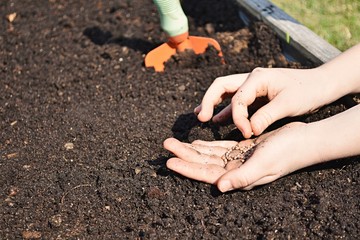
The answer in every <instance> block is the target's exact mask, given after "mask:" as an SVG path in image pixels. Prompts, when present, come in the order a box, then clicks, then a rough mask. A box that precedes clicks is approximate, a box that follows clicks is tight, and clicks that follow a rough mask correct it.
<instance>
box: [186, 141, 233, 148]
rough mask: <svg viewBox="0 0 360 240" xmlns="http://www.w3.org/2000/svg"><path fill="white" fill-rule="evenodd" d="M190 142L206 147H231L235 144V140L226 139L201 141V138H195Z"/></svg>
mask: <svg viewBox="0 0 360 240" xmlns="http://www.w3.org/2000/svg"><path fill="white" fill-rule="evenodd" d="M191 144H193V145H203V146H207V147H222V148H231V147H232V146H234V145H235V144H237V142H236V141H230V140H229V141H227V140H221V141H202V140H195V141H193V142H192V143H191Z"/></svg>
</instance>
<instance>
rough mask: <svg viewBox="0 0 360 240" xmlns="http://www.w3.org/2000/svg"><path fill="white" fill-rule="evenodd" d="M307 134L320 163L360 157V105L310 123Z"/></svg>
mask: <svg viewBox="0 0 360 240" xmlns="http://www.w3.org/2000/svg"><path fill="white" fill-rule="evenodd" d="M307 133H308V135H307V136H308V137H309V142H311V146H312V147H313V148H314V151H317V153H318V154H319V155H318V156H319V158H318V159H317V161H319V162H324V161H330V160H334V159H340V158H345V157H351V156H356V155H360V145H359V142H360V105H357V106H355V107H353V108H351V109H349V110H347V111H345V112H342V113H340V114H337V115H335V116H333V117H330V118H327V119H324V120H322V121H319V122H314V123H310V124H309V125H308V132H307ZM315 148H316V149H315ZM314 164H315V163H314Z"/></svg>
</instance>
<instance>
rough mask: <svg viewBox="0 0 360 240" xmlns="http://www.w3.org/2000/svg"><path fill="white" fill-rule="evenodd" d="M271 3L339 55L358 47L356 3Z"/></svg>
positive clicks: (342, 0) (277, 0)
mask: <svg viewBox="0 0 360 240" xmlns="http://www.w3.org/2000/svg"><path fill="white" fill-rule="evenodd" d="M272 2H273V3H274V4H275V5H276V6H278V7H280V8H281V9H282V10H283V11H285V12H286V13H287V14H289V15H290V16H292V17H293V18H295V19H296V20H298V21H299V22H300V23H302V24H304V25H305V26H307V27H308V28H309V29H311V30H312V31H314V32H315V33H316V34H318V35H319V36H321V37H322V38H324V39H325V40H326V41H328V42H329V43H331V44H332V45H334V46H335V47H337V48H338V49H340V50H341V51H344V50H346V49H348V48H350V47H351V46H354V45H355V44H357V43H360V1H359V0H292V1H289V0H272Z"/></svg>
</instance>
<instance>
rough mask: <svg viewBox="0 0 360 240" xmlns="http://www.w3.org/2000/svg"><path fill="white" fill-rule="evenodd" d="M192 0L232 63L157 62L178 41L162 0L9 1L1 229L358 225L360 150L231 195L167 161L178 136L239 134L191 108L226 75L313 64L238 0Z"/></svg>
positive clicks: (356, 229)
mask: <svg viewBox="0 0 360 240" xmlns="http://www.w3.org/2000/svg"><path fill="white" fill-rule="evenodd" d="M182 6H183V9H184V11H185V13H186V14H187V16H188V18H189V24H190V34H191V35H195V36H206V37H211V38H215V39H217V40H218V41H219V43H220V44H221V46H222V48H223V53H224V56H225V62H226V64H221V63H220V62H221V61H220V59H219V58H218V57H217V56H216V54H214V50H213V49H211V48H210V49H209V51H208V52H207V53H206V54H203V55H200V56H195V55H193V54H184V55H183V56H182V55H181V54H180V55H178V56H174V57H173V58H172V59H171V60H170V61H168V62H167V63H166V71H165V72H163V73H158V72H155V71H154V70H153V69H148V68H145V67H144V57H145V55H146V53H147V52H149V51H150V50H152V49H153V48H155V47H156V46H158V45H159V44H161V43H163V42H165V41H166V36H165V34H164V33H163V32H162V30H161V29H160V23H159V17H158V13H157V10H156V7H155V5H154V4H153V2H152V1H151V0H131V1H130V0H117V1H114V0H110V1H104V0H103V1H101V0H76V1H75V0H71V1H63V0H38V1H20V0H3V1H1V2H0V14H1V18H0V21H1V25H0V46H1V47H0V92H1V93H0V239H274V238H275V239H286V238H289V239H340V238H344V239H355V238H358V237H359V236H360V221H359V220H360V215H359V213H360V210H359V208H360V205H359V202H360V194H359V172H360V165H359V161H358V160H359V157H354V158H350V159H345V160H343V161H338V160H337V161H334V162H331V163H328V164H322V165H319V166H315V167H312V168H308V169H304V170H301V171H298V172H296V173H294V174H291V175H290V176H287V177H284V178H282V179H279V180H277V181H275V182H273V183H271V184H267V185H265V186H262V187H258V188H256V189H253V190H251V191H234V192H231V193H227V194H221V193H220V192H219V191H218V190H217V189H216V188H215V187H214V186H210V185H207V184H204V183H200V182H196V181H193V180H189V179H186V178H184V177H182V176H180V175H178V174H175V173H174V172H172V171H170V170H169V169H167V168H166V166H165V163H166V160H167V159H168V158H169V157H171V153H169V152H168V151H166V150H165V149H164V148H163V145H162V143H163V141H164V140H165V139H166V138H168V137H175V138H177V139H179V140H181V141H185V142H191V141H193V140H195V139H202V140H214V139H236V140H241V135H240V134H239V131H237V130H236V129H235V127H234V125H233V124H232V123H231V122H230V123H229V124H227V125H224V126H219V125H215V124H213V123H200V122H198V120H197V118H196V116H195V115H194V114H193V108H194V107H195V106H197V104H199V103H200V102H201V99H202V97H203V95H204V93H205V91H206V89H207V88H208V87H209V86H210V84H211V83H212V81H213V80H214V79H215V78H217V77H219V76H223V75H228V74H234V73H240V72H248V71H251V70H253V69H254V68H256V67H290V68H300V67H304V68H305V67H310V66H300V64H299V63H293V62H288V61H287V60H286V59H285V57H284V55H283V54H282V53H281V43H280V41H279V40H278V39H277V37H276V36H275V34H274V33H273V32H272V30H271V29H270V28H269V27H267V26H266V25H264V24H263V23H260V22H251V24H250V25H248V26H245V25H243V24H242V23H241V21H240V19H239V16H238V6H237V5H236V4H235V3H234V2H233V1H219V0H218V1H216V0H198V1H190V0H183V1H182ZM15 14H16V15H15ZM319 94H321V89H319ZM349 107H351V105H349V104H344V102H343V101H338V102H335V103H333V104H331V105H329V106H326V107H324V108H322V109H321V110H320V111H318V112H317V113H316V114H312V115H307V116H304V117H301V118H299V119H296V120H301V121H304V122H312V121H318V120H321V119H323V118H326V117H329V116H331V115H334V114H336V113H339V112H341V111H344V110H346V109H347V108H349ZM220 108H221V106H220ZM293 120H294V119H287V120H286V121H293ZM283 123H284V122H282V123H277V125H276V124H275V125H274V126H273V127H272V128H276V127H277V126H280V125H281V124H283ZM354 134H358V133H354Z"/></svg>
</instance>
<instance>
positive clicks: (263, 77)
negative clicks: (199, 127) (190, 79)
mask: <svg viewBox="0 0 360 240" xmlns="http://www.w3.org/2000/svg"><path fill="white" fill-rule="evenodd" d="M330 87H332V85H329V84H328V83H327V82H324V77H323V76H322V73H321V71H320V70H319V69H317V68H315V69H306V70H304V69H285V68H274V69H265V68H257V69H255V70H254V71H253V72H252V73H250V74H236V75H230V76H226V77H220V78H217V79H216V80H215V81H214V82H213V84H212V85H211V86H210V87H209V89H208V90H207V92H206V94H205V96H204V98H203V100H202V103H201V105H199V106H198V107H196V108H195V110H194V112H195V113H196V114H197V115H198V119H199V120H200V121H202V122H205V121H209V120H210V119H211V117H212V115H213V109H214V107H215V106H216V105H218V104H220V103H221V102H222V101H223V100H224V99H225V98H226V97H229V96H232V100H231V104H230V105H229V106H227V107H226V108H224V109H223V110H222V111H221V112H220V113H218V114H217V115H215V116H214V117H213V121H214V122H221V121H223V120H225V119H227V118H229V117H230V116H232V118H233V121H234V124H235V125H236V126H237V127H238V128H239V130H240V131H241V132H242V134H243V136H244V137H245V138H249V137H251V135H252V134H255V135H256V136H257V135H259V134H261V133H262V132H263V131H264V130H265V129H266V128H267V127H268V126H269V125H271V124H272V123H274V122H275V121H277V120H279V119H281V118H284V117H287V116H297V115H302V114H306V113H309V112H312V111H314V110H316V109H318V108H319V107H321V106H323V105H324V104H326V103H329V102H330V101H332V100H334V99H330V98H329V97H327V94H326V92H331V91H326V90H327V88H330ZM259 97H267V98H268V100H269V102H268V103H267V104H265V105H264V106H262V107H261V108H260V109H258V110H257V111H256V112H255V113H254V114H253V115H252V116H251V118H250V120H249V113H248V107H249V106H250V105H251V104H253V103H254V102H255V100H256V99H258V98H259Z"/></svg>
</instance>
